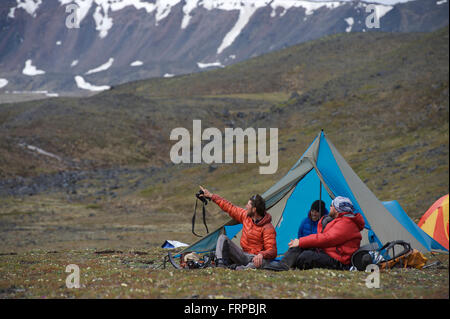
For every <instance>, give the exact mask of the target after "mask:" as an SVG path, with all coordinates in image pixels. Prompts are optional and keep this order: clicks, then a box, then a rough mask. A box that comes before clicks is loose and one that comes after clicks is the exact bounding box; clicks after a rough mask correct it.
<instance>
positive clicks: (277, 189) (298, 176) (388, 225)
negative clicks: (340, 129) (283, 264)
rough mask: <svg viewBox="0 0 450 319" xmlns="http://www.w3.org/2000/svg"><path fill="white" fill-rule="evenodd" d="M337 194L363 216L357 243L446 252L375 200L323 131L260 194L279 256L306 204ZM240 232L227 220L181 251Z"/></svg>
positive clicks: (207, 247)
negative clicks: (395, 243) (397, 242)
mask: <svg viewBox="0 0 450 319" xmlns="http://www.w3.org/2000/svg"><path fill="white" fill-rule="evenodd" d="M336 196H345V197H348V198H350V199H351V201H352V202H353V204H354V207H355V209H356V211H357V212H359V213H361V214H362V215H363V217H364V220H365V224H366V226H365V229H364V230H363V231H362V235H363V240H362V242H361V245H364V244H368V243H374V244H376V245H378V247H381V246H383V245H384V244H385V243H386V242H390V241H394V240H404V241H406V242H408V243H410V244H411V247H412V248H416V249H417V250H419V251H422V252H426V251H430V250H439V251H446V250H445V249H444V248H443V247H442V246H441V245H440V244H439V243H438V242H436V241H435V240H434V239H433V238H431V237H430V236H429V235H427V234H426V233H425V232H424V231H423V230H421V229H420V228H419V227H418V226H417V225H416V224H415V223H414V222H413V221H412V220H411V219H410V218H409V217H408V215H407V214H406V213H405V212H404V210H403V209H402V208H401V206H400V205H399V204H398V202H397V201H391V202H384V203H382V202H380V201H379V200H378V199H377V198H376V197H375V195H374V194H373V193H372V192H371V191H370V190H369V188H368V187H367V186H366V185H365V184H364V183H363V182H362V181H361V179H360V178H359V177H358V176H357V175H356V173H355V172H354V171H353V170H352V169H351V167H350V166H349V165H348V163H347V162H346V161H345V159H344V158H343V157H342V155H341V154H340V153H339V152H338V151H337V149H336V148H335V147H334V145H333V144H332V143H331V142H330V140H329V139H328V138H327V137H326V135H325V134H324V133H323V131H322V132H320V133H319V135H318V136H317V137H316V138H315V139H314V141H313V142H312V144H311V145H310V146H309V147H308V149H307V150H306V152H305V153H304V154H303V155H302V156H301V157H300V159H299V160H298V161H297V162H296V163H295V164H294V166H292V168H291V169H290V170H289V171H288V172H287V174H286V175H285V176H284V177H282V178H281V179H280V180H279V181H278V182H277V183H275V184H274V185H273V186H272V187H271V188H269V189H268V190H267V191H266V192H265V193H264V194H262V197H263V198H264V199H265V200H266V207H267V210H268V212H269V213H270V214H271V215H272V223H273V225H274V226H275V229H276V231H277V248H278V254H279V255H282V254H284V253H285V252H286V250H287V249H288V243H289V242H290V240H291V239H294V238H296V236H297V231H298V228H299V225H300V223H301V221H302V220H303V219H304V218H306V216H307V214H308V210H309V208H310V206H311V203H312V202H313V201H315V200H317V199H319V198H320V199H322V200H323V201H324V202H325V204H326V205H330V204H331V201H332V199H333V198H334V197H336ZM241 228H242V225H240V224H236V222H235V221H234V220H230V221H229V222H227V223H225V224H224V225H222V226H221V227H219V228H218V229H217V230H216V231H214V232H212V233H210V234H209V235H207V236H205V237H204V238H202V239H200V240H199V241H197V242H196V243H194V244H192V245H191V246H189V247H187V248H186V249H185V250H184V251H183V252H187V251H196V252H202V251H211V250H214V249H215V244H216V241H217V238H218V237H219V235H220V234H223V233H225V234H227V236H228V237H230V238H233V240H234V241H235V242H236V243H239V240H240V234H241V232H240V231H241Z"/></svg>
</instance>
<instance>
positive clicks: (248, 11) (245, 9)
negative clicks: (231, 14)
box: [217, 0, 270, 54]
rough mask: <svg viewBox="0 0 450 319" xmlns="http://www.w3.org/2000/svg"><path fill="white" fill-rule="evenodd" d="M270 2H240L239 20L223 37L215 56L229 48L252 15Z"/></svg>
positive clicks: (266, 0)
mask: <svg viewBox="0 0 450 319" xmlns="http://www.w3.org/2000/svg"><path fill="white" fill-rule="evenodd" d="M269 2H270V1H268V0H265V1H261V0H259V1H249V2H241V3H240V4H241V7H240V8H239V18H238V20H237V21H236V24H235V25H234V26H233V28H231V30H230V31H229V32H228V33H227V34H226V35H225V37H224V38H223V40H222V43H221V44H220V46H219V48H218V49H217V54H220V53H222V52H223V50H225V49H226V48H227V47H229V46H230V45H231V44H233V42H234V40H236V38H237V37H238V36H239V34H240V33H241V31H242V30H243V29H244V28H245V26H246V25H247V23H248V21H250V18H251V17H252V15H253V14H254V13H255V12H256V10H258V9H259V8H261V7H265V6H266V5H267V4H268V3H269Z"/></svg>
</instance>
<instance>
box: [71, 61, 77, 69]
mask: <svg viewBox="0 0 450 319" xmlns="http://www.w3.org/2000/svg"><path fill="white" fill-rule="evenodd" d="M77 64H78V60H73V61H72V63H70V67H71V68H73V67H74V66H75V65H77Z"/></svg>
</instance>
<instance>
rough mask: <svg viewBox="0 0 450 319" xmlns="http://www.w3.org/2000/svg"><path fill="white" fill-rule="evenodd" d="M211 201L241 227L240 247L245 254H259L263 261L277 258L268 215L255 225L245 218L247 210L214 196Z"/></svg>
mask: <svg viewBox="0 0 450 319" xmlns="http://www.w3.org/2000/svg"><path fill="white" fill-rule="evenodd" d="M211 200H212V201H213V202H214V203H216V204H217V205H218V206H219V207H220V208H221V209H222V210H223V211H225V212H227V213H228V214H229V215H230V216H231V218H233V219H234V220H236V221H238V222H239V223H241V224H242V225H243V227H242V236H241V247H242V249H243V250H244V251H245V252H246V253H249V254H253V255H257V254H259V253H261V254H262V255H263V257H264V259H273V258H275V257H276V256H277V241H276V232H275V228H274V227H273V225H272V224H271V221H272V216H270V214H269V213H267V212H266V214H265V215H264V217H263V219H261V220H260V221H259V222H258V223H257V224H255V223H254V222H253V219H252V218H251V217H248V216H247V210H245V209H244V208H241V207H237V206H234V205H233V204H231V203H230V202H229V201H227V200H226V199H223V198H222V197H220V196H219V195H216V194H214V195H213V196H212V198H211Z"/></svg>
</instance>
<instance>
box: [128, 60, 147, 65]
mask: <svg viewBox="0 0 450 319" xmlns="http://www.w3.org/2000/svg"><path fill="white" fill-rule="evenodd" d="M143 64H144V63H143V62H142V61H139V60H136V61H134V62H131V63H130V66H141V65H143Z"/></svg>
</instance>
